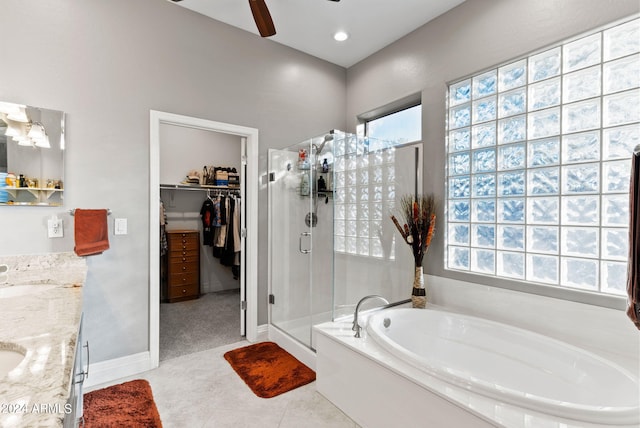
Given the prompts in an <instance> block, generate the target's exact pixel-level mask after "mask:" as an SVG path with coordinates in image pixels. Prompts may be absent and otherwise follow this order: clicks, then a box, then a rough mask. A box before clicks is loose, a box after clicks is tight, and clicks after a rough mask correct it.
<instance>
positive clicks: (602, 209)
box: [445, 19, 640, 295]
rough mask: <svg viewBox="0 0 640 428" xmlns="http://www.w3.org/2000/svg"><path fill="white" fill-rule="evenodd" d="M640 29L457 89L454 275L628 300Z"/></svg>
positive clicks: (452, 122)
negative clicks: (464, 273) (473, 275)
mask: <svg viewBox="0 0 640 428" xmlns="http://www.w3.org/2000/svg"><path fill="white" fill-rule="evenodd" d="M639 143H640V20H639V19H633V20H630V21H627V22H622V23H617V24H615V25H612V26H610V27H608V28H605V29H603V30H601V31H597V32H592V33H590V34H587V35H584V36H582V37H580V38H577V39H572V40H570V41H567V42H564V43H561V44H560V45H558V46H554V47H551V48H548V49H545V50H543V51H540V52H538V53H535V54H532V55H529V56H527V57H525V58H521V59H518V60H515V61H510V62H508V63H506V64H503V65H500V66H498V67H496V68H494V69H492V70H489V71H483V72H482V73H479V74H477V75H474V76H471V77H469V78H466V79H464V80H461V81H457V82H454V83H452V84H450V85H449V87H448V96H447V178H446V186H447V196H446V198H447V204H446V211H447V214H446V230H447V242H446V251H445V267H446V268H447V269H453V270H460V271H468V272H472V273H479V274H484V275H491V276H496V277H503V278H514V279H518V280H523V281H528V282H535V283H542V284H548V285H553V286H560V287H570V288H579V289H586V290H590V291H595V292H601V293H607V294H614V295H623V294H625V288H626V272H627V271H626V269H627V265H626V259H627V254H628V253H627V251H628V221H629V201H628V192H629V180H630V170H631V160H630V159H631V154H632V151H633V149H634V147H635V146H636V145H637V144H639Z"/></svg>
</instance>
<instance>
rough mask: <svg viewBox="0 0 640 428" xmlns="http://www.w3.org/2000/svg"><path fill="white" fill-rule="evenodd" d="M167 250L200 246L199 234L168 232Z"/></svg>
mask: <svg viewBox="0 0 640 428" xmlns="http://www.w3.org/2000/svg"><path fill="white" fill-rule="evenodd" d="M167 236H168V240H167V241H168V244H169V251H173V250H195V249H198V248H199V247H200V234H199V233H197V232H195V233H191V232H190V233H168V234H167Z"/></svg>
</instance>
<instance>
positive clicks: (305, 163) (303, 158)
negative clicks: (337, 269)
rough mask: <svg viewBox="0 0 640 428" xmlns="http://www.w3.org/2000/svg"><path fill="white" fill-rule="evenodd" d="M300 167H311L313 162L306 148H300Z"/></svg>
mask: <svg viewBox="0 0 640 428" xmlns="http://www.w3.org/2000/svg"><path fill="white" fill-rule="evenodd" d="M298 169H311V162H309V157H308V156H307V150H306V149H300V150H298Z"/></svg>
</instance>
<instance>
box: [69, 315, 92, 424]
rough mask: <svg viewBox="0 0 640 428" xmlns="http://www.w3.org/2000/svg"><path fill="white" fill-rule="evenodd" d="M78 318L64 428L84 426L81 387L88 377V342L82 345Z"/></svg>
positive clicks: (81, 317)
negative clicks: (85, 353) (84, 350)
mask: <svg viewBox="0 0 640 428" xmlns="http://www.w3.org/2000/svg"><path fill="white" fill-rule="evenodd" d="M83 318H84V317H83V316H82V315H81V316H80V326H79V327H78V335H77V336H76V352H75V357H74V360H73V369H72V370H71V379H70V382H69V384H70V388H69V399H68V400H67V405H66V406H65V417H64V422H63V427H64V428H76V427H78V426H84V419H83V414H84V409H83V402H84V394H83V390H82V388H83V385H84V381H85V379H86V377H87V376H88V375H89V342H86V344H84V345H83V344H82V343H83V335H82V325H83V324H82V319H83ZM83 349H86V352H87V360H86V361H85V359H84V353H83Z"/></svg>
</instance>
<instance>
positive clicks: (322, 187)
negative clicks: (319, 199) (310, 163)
mask: <svg viewBox="0 0 640 428" xmlns="http://www.w3.org/2000/svg"><path fill="white" fill-rule="evenodd" d="M323 190H327V183H326V182H325V181H324V178H323V177H322V176H320V177H318V191H319V192H320V191H323Z"/></svg>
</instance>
